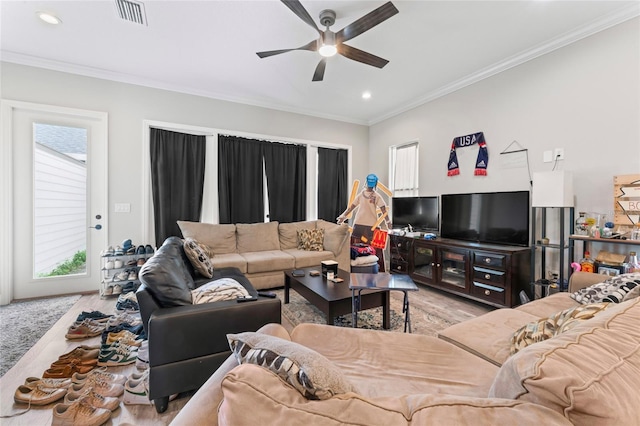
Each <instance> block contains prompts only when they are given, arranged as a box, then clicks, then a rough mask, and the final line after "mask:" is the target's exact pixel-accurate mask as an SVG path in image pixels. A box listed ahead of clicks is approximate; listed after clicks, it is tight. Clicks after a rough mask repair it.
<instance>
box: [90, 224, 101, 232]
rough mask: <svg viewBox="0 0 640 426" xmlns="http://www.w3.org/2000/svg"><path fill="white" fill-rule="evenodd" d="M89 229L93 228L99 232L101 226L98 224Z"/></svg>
mask: <svg viewBox="0 0 640 426" xmlns="http://www.w3.org/2000/svg"><path fill="white" fill-rule="evenodd" d="M89 228H94V229H96V230H97V231H99V230H101V229H102V225H100V224H98V225H96V226H90V227H89Z"/></svg>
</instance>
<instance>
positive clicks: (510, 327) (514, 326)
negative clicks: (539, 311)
mask: <svg viewBox="0 0 640 426" xmlns="http://www.w3.org/2000/svg"><path fill="white" fill-rule="evenodd" d="M537 320H538V317H536V316H534V315H531V314H529V313H527V312H523V311H519V310H517V309H508V308H504V309H497V310H495V311H491V312H488V313H486V314H484V315H481V316H479V317H476V318H473V319H470V320H467V321H464V322H461V323H459V324H455V325H452V326H450V327H447V328H445V329H444V330H442V331H440V332H439V333H438V337H439V338H441V339H443V340H446V341H447V342H450V343H453V344H454V345H456V346H459V347H461V348H462V349H464V350H466V351H469V352H470V353H472V354H474V355H476V356H479V357H480V358H482V359H485V360H487V361H489V362H490V363H492V364H495V365H497V366H498V367H499V366H501V365H502V363H503V362H504V361H505V360H506V359H507V358H509V355H510V348H511V345H510V342H511V338H512V337H513V333H514V332H515V331H516V330H518V329H519V328H520V327H522V326H523V325H524V324H528V323H531V322H534V321H537Z"/></svg>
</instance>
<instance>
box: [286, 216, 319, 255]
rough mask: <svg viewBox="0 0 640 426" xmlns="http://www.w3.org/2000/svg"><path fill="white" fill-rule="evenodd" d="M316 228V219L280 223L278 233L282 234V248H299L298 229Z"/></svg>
mask: <svg viewBox="0 0 640 426" xmlns="http://www.w3.org/2000/svg"><path fill="white" fill-rule="evenodd" d="M314 228H316V221H314V220H310V221H306V222H291V223H281V224H279V225H278V234H279V235H280V250H289V249H296V248H298V230H300V229H314Z"/></svg>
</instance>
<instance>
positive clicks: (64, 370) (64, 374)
mask: <svg viewBox="0 0 640 426" xmlns="http://www.w3.org/2000/svg"><path fill="white" fill-rule="evenodd" d="M95 366H96V364H93V365H90V364H80V363H76V362H70V363H68V364H56V365H53V364H51V368H48V369H47V370H45V371H44V373H42V377H43V378H45V379H66V378H69V377H71V376H73V374H74V373H88V372H89V371H91V370H93V369H94V368H95Z"/></svg>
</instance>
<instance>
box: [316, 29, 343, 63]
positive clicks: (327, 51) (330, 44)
mask: <svg viewBox="0 0 640 426" xmlns="http://www.w3.org/2000/svg"><path fill="white" fill-rule="evenodd" d="M319 43H320V49H318V53H320V55H321V56H324V57H325V58H329V57H331V56H333V55H335V54H336V53H338V48H337V47H336V34H335V33H334V32H333V31H331V30H330V29H329V28H328V27H327V29H326V30H325V31H324V32H323V33H322V35H321V36H320V42H319Z"/></svg>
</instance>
